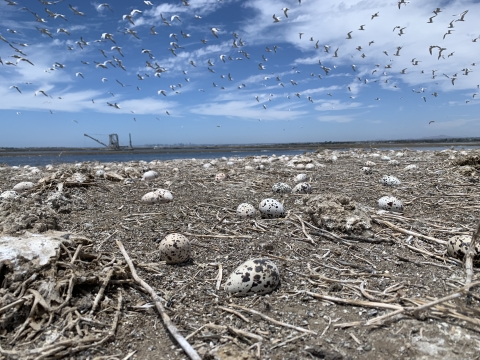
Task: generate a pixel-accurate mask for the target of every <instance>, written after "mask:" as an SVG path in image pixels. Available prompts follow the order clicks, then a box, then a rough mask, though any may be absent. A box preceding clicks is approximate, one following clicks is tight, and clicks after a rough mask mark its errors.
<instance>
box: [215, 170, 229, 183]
mask: <svg viewBox="0 0 480 360" xmlns="http://www.w3.org/2000/svg"><path fill="white" fill-rule="evenodd" d="M226 178H227V175H225V173H223V172H221V173H218V174H216V175H215V181H224V180H225V179H226Z"/></svg>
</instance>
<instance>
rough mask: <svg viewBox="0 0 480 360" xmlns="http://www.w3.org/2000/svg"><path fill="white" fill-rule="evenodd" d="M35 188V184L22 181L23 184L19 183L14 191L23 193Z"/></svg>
mask: <svg viewBox="0 0 480 360" xmlns="http://www.w3.org/2000/svg"><path fill="white" fill-rule="evenodd" d="M34 186H35V184H34V183H32V182H29V181H22V182H21V183H18V184H17V185H15V186H14V187H13V189H12V190H13V191H16V192H19V193H21V192H24V191H27V190H30V189H31V188H33V187H34Z"/></svg>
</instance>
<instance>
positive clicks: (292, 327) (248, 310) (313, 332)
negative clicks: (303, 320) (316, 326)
mask: <svg viewBox="0 0 480 360" xmlns="http://www.w3.org/2000/svg"><path fill="white" fill-rule="evenodd" d="M230 306H233V307H235V308H237V309H241V310H243V311H246V312H249V313H250V314H254V315H258V316H260V317H261V318H262V319H265V320H267V321H270V322H271V323H273V324H276V325H280V326H284V327H287V328H290V329H294V330H297V331H301V332H304V333H309V334H314V335H317V333H316V332H315V331H312V330H308V329H304V328H301V327H297V326H294V325H290V324H287V323H284V322H281V321H277V320H275V319H272V318H271V317H268V316H267V315H264V314H262V313H261V312H258V311H255V310H252V309H247V308H245V307H243V306H239V305H234V304H230Z"/></svg>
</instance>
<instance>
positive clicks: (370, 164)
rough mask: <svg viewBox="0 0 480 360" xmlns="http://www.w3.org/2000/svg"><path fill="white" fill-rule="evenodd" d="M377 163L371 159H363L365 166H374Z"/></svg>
mask: <svg viewBox="0 0 480 360" xmlns="http://www.w3.org/2000/svg"><path fill="white" fill-rule="evenodd" d="M375 165H377V164H375V163H374V162H373V161H370V160H369V161H365V166H375Z"/></svg>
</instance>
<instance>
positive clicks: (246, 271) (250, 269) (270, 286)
mask: <svg viewBox="0 0 480 360" xmlns="http://www.w3.org/2000/svg"><path fill="white" fill-rule="evenodd" d="M278 284H280V273H279V271H278V268H277V266H276V265H275V263H274V262H273V261H271V260H269V259H251V260H247V261H245V262H244V263H243V264H241V265H240V266H239V267H237V268H236V269H235V270H234V271H233V272H232V273H231V274H230V276H229V277H228V279H227V281H226V283H225V291H226V292H228V293H231V294H233V295H234V296H248V295H253V294H259V295H262V294H268V293H270V292H272V291H273V290H275V288H276V287H277V286H278Z"/></svg>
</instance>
